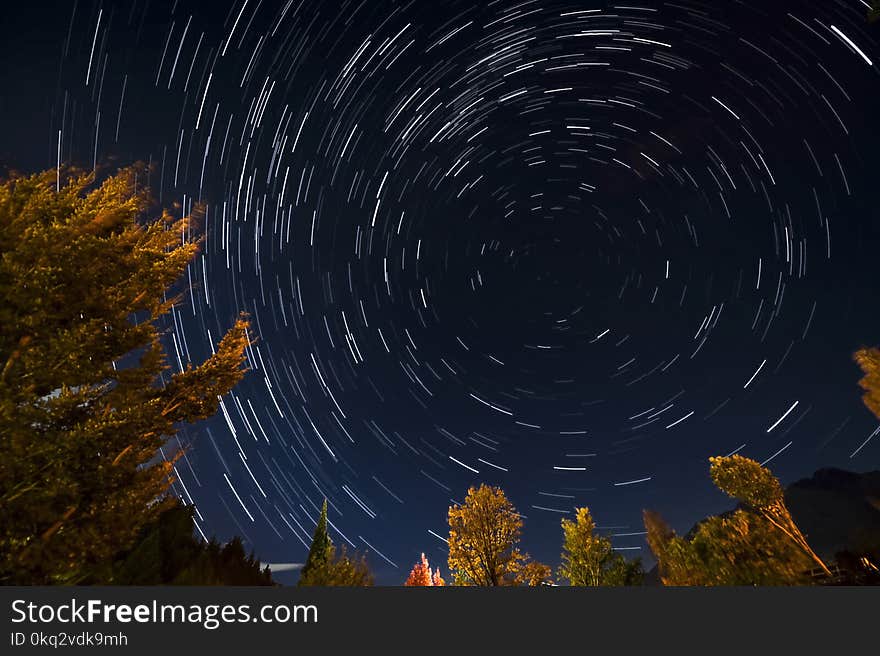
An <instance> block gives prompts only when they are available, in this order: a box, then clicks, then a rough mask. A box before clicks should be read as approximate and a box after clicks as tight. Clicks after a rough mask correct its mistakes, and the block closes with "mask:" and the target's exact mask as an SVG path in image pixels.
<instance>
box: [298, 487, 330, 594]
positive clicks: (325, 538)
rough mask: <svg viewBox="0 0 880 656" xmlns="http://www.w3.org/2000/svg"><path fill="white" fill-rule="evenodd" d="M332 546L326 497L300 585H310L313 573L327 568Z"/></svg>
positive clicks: (300, 578)
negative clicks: (328, 531)
mask: <svg viewBox="0 0 880 656" xmlns="http://www.w3.org/2000/svg"><path fill="white" fill-rule="evenodd" d="M332 548H333V543H332V542H331V541H330V535H329V534H328V533H327V499H324V505H323V506H321V515H320V517H318V524H317V525H316V526H315V533H314V535H313V536H312V545H311V547H309V555H308V557H307V558H306V564H305V565H304V566H303V568H302V571H301V572H300V575H299V585H310V581H311V580H312V577H313V574H315V575H316V574H317V573H318V572H321V571H323V570H325V569H326V567H327V565H328V563H330V561H331V560H332V559H333V550H332Z"/></svg>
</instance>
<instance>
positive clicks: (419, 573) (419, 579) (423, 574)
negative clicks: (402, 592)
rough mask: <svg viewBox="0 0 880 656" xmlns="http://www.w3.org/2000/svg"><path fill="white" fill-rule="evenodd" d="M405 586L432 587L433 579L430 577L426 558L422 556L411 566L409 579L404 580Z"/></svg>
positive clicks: (429, 568)
mask: <svg viewBox="0 0 880 656" xmlns="http://www.w3.org/2000/svg"><path fill="white" fill-rule="evenodd" d="M404 585H406V586H429V585H430V586H433V585H434V579H433V578H432V576H431V567H430V565H428V558H427V557H426V556H425V554H422V558H421V560H419V562H417V563H416V564H415V565H413V568H412V571H411V572H410V573H409V577H408V578H407V579H406V583H404Z"/></svg>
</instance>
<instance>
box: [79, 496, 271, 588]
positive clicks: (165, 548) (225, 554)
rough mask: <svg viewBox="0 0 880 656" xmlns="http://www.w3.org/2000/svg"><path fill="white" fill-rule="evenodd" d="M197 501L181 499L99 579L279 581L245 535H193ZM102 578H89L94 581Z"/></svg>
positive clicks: (216, 582) (140, 582)
mask: <svg viewBox="0 0 880 656" xmlns="http://www.w3.org/2000/svg"><path fill="white" fill-rule="evenodd" d="M193 528H194V527H193V507H192V506H184V505H181V504H179V503H178V504H175V505H174V506H172V507H171V508H169V509H168V510H165V511H164V512H163V513H162V514H161V515H160V516H159V518H158V520H157V521H156V522H155V523H154V524H152V525H150V526H148V527H147V528H146V529H145V530H144V532H143V535H142V537H141V538H140V539H139V540H138V541H137V543H136V544H135V546H134V547H133V548H132V549H131V550H130V551H128V552H127V553H125V554H124V555H123V556H122V557H121V558H119V559H118V560H117V561H116V562H114V563H112V574H111V575H110V576H109V577H103V578H102V579H98V580H97V581H101V580H104V581H107V580H109V581H111V582H112V583H113V584H115V585H249V586H270V585H275V583H274V581H273V580H272V576H271V572H270V571H269V567H268V565H267V566H266V567H262V568H261V565H260V562H259V561H258V560H257V559H256V558H255V557H254V555H253V554H250V555H247V554H246V553H245V550H244V545H243V544H242V542H241V539H240V538H238V537H236V538H233V539H232V540H231V541H230V542H228V543H226V544H225V545H221V544H220V543H219V542H217V541H216V540H214V539H211V540H210V541H209V542H204V541H202V540H201V539H198V538H195V537H194V536H193ZM97 581H89V580H86V581H84V583H86V584H90V583H93V582H97Z"/></svg>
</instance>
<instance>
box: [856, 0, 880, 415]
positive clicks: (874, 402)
mask: <svg viewBox="0 0 880 656" xmlns="http://www.w3.org/2000/svg"><path fill="white" fill-rule="evenodd" d="M878 11H880V10H878ZM855 360H856V362H857V363H858V364H859V366H860V367H861V368H862V372H864V374H865V376H864V378H862V379H861V380H860V381H859V386H860V387H861V388H862V389H863V390H865V393H864V395H863V396H862V400H863V401H864V403H865V405H866V406H867V408H868V410H870V411H871V412H873V413H874V415H875V416H876V417H877V418H878V419H880V349H878V348H864V349H861V350H859V351H857V352H856V354H855Z"/></svg>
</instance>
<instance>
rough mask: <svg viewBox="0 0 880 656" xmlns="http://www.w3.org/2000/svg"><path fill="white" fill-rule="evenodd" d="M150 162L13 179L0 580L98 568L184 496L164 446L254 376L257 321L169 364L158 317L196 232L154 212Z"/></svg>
mask: <svg viewBox="0 0 880 656" xmlns="http://www.w3.org/2000/svg"><path fill="white" fill-rule="evenodd" d="M139 173H140V171H139V170H138V169H137V168H129V169H124V170H122V171H120V172H119V173H117V174H116V175H113V176H111V177H109V178H108V179H106V180H105V181H104V182H102V183H100V184H97V183H96V181H95V178H94V176H91V175H76V174H74V175H72V176H71V177H70V179H69V180H68V181H66V182H65V184H64V185H63V186H62V185H59V188H57V189H56V173H55V171H48V172H45V173H41V174H37V175H33V176H29V177H24V176H18V175H14V176H12V177H11V178H10V179H9V180H7V181H5V182H0V435H2V436H3V439H2V441H0V583H4V584H16V583H18V584H51V583H77V582H81V581H83V580H86V579H92V580H93V579H95V577H97V578H98V579H99V580H100V575H99V572H100V571H102V570H105V571H106V565H107V563H109V562H112V561H113V559H114V558H115V557H116V556H117V554H119V553H121V552H124V551H125V550H126V549H128V548H130V547H131V546H132V544H133V543H134V541H135V540H136V539H137V537H138V535H139V534H140V533H141V531H142V529H143V528H144V527H145V526H148V525H149V524H150V523H151V522H154V521H155V520H156V518H157V517H158V516H159V515H160V514H161V513H162V512H163V511H164V510H166V509H167V508H168V507H169V505H170V504H173V503H174V501H173V499H172V498H171V497H170V496H169V495H167V494H166V492H167V491H168V490H169V487H170V485H171V483H172V480H173V464H174V459H175V458H176V457H179V455H180V453H179V452H178V453H177V454H176V455H170V454H169V453H167V452H164V453H163V454H162V455H163V456H164V457H163V458H162V459H159V458H157V454H158V452H159V449H160V448H161V447H162V446H163V445H165V444H166V442H167V440H168V439H169V438H170V437H172V436H174V435H175V434H176V432H177V430H178V427H179V425H180V423H181V422H195V421H198V420H201V419H205V418H207V417H210V416H212V415H213V414H214V413H215V412H216V411H217V408H218V403H219V401H218V399H219V398H220V397H221V396H222V395H224V394H226V393H227V392H229V390H230V389H231V388H232V387H233V386H234V385H235V384H236V383H237V382H238V381H239V380H240V379H241V378H242V376H243V375H244V367H243V365H244V351H245V347H246V346H247V344H248V340H249V336H248V323H247V321H246V320H245V319H244V318H240V319H239V320H238V321H236V323H235V325H234V326H233V328H232V329H231V330H230V331H229V332H227V333H226V335H225V336H224V337H223V339H222V340H221V341H220V343H219V346H218V347H217V349H216V353H215V354H214V355H212V356H211V357H209V358H208V359H207V360H206V361H205V362H204V363H203V364H201V365H199V366H195V367H194V366H193V365H191V364H187V366H186V368H185V369H184V370H183V371H180V372H177V373H173V374H171V375H170V376H169V375H168V370H169V366H168V364H167V362H166V354H165V350H164V347H163V345H162V341H161V335H162V332H161V330H160V321H161V320H162V319H163V317H164V316H165V315H167V314H168V313H169V312H170V311H171V308H172V307H173V306H174V305H175V304H176V303H177V302H179V300H180V299H179V297H178V296H174V295H170V296H169V295H168V293H167V292H168V291H169V290H170V288H171V287H172V286H173V285H174V284H175V283H176V282H177V281H178V280H179V279H180V277H181V275H182V274H183V272H184V270H185V269H186V267H187V266H188V265H189V263H190V262H192V261H193V259H194V257H195V256H196V253H197V250H198V243H196V242H193V241H191V240H189V239H187V235H189V234H190V232H191V226H192V217H185V218H180V219H175V218H173V217H172V216H171V215H170V214H169V213H168V212H162V213H161V215H160V216H159V217H158V218H156V219H150V218H149V217H148V216H147V213H148V211H149V208H150V197H149V193H148V190H146V189H145V188H143V187H142V186H141V185H140V182H139V180H140V178H139ZM166 458H168V459H166Z"/></svg>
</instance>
